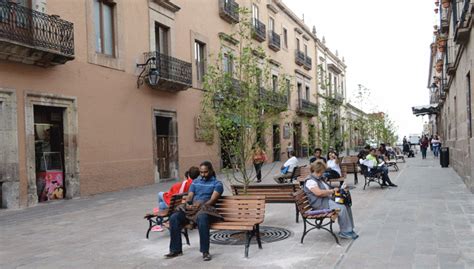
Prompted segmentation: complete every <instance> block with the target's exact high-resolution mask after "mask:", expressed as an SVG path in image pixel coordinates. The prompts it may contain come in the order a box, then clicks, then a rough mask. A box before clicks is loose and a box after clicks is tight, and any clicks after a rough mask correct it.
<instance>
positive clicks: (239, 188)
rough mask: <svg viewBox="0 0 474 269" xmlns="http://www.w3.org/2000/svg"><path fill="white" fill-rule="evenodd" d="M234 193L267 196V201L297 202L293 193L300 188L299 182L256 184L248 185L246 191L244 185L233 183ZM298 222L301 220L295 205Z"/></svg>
mask: <svg viewBox="0 0 474 269" xmlns="http://www.w3.org/2000/svg"><path fill="white" fill-rule="evenodd" d="M230 187H231V188H232V194H233V195H242V196H243V195H257V196H265V202H266V203H278V204H279V203H290V204H294V203H295V198H294V197H293V193H294V192H296V191H297V190H299V189H300V187H299V186H298V185H297V184H293V183H282V184H256V185H249V186H247V192H246V193H245V190H244V185H231V186H230ZM295 212H296V222H298V221H299V217H298V208H296V207H295Z"/></svg>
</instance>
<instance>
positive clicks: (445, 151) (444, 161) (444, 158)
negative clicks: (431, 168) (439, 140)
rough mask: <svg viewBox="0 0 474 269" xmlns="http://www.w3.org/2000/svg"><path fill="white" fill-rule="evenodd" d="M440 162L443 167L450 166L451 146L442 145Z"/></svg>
mask: <svg viewBox="0 0 474 269" xmlns="http://www.w3.org/2000/svg"><path fill="white" fill-rule="evenodd" d="M439 163H440V164H441V167H448V166H449V148H448V147H442V148H441V149H440V154H439Z"/></svg>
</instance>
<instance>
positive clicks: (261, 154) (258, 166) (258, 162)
mask: <svg viewBox="0 0 474 269" xmlns="http://www.w3.org/2000/svg"><path fill="white" fill-rule="evenodd" d="M252 160H253V166H254V167H255V173H256V174H257V182H262V166H263V164H264V163H265V161H266V160H267V154H266V153H265V151H264V150H263V149H262V148H260V146H259V145H255V146H254V147H253V156H252Z"/></svg>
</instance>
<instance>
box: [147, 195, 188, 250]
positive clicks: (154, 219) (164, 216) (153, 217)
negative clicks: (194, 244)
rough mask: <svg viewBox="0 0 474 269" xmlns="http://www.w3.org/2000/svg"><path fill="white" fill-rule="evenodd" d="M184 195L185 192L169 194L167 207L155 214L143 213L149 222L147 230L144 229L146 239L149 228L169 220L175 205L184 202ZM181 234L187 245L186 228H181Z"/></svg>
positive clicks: (162, 224)
mask: <svg viewBox="0 0 474 269" xmlns="http://www.w3.org/2000/svg"><path fill="white" fill-rule="evenodd" d="M186 195H187V193H181V194H175V195H173V196H171V199H170V204H169V206H168V208H167V209H165V210H160V211H158V213H157V214H155V213H151V214H146V215H145V217H144V219H146V220H148V224H149V225H148V230H147V231H146V239H148V237H149V235H150V231H151V228H153V227H154V226H157V225H161V226H164V224H165V223H166V222H168V221H169V218H170V216H171V214H173V212H174V211H175V209H176V207H178V206H179V205H181V204H182V203H184V201H185V200H186ZM182 234H183V235H184V237H185V238H186V244H188V245H189V236H188V230H187V229H183V230H182Z"/></svg>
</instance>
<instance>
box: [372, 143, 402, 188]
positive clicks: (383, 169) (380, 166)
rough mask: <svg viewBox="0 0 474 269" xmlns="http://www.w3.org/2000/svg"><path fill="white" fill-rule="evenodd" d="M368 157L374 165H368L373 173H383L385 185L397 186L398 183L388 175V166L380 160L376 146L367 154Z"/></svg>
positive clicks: (383, 183)
mask: <svg viewBox="0 0 474 269" xmlns="http://www.w3.org/2000/svg"><path fill="white" fill-rule="evenodd" d="M366 159H367V160H369V161H371V162H372V165H371V166H368V167H369V168H370V172H371V173H375V174H376V173H382V185H383V186H391V187H397V185H395V184H393V183H392V181H391V180H390V178H389V177H388V167H387V166H386V165H385V164H384V163H383V162H379V159H378V158H377V150H376V149H375V148H371V149H370V153H369V155H367V157H366Z"/></svg>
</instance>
